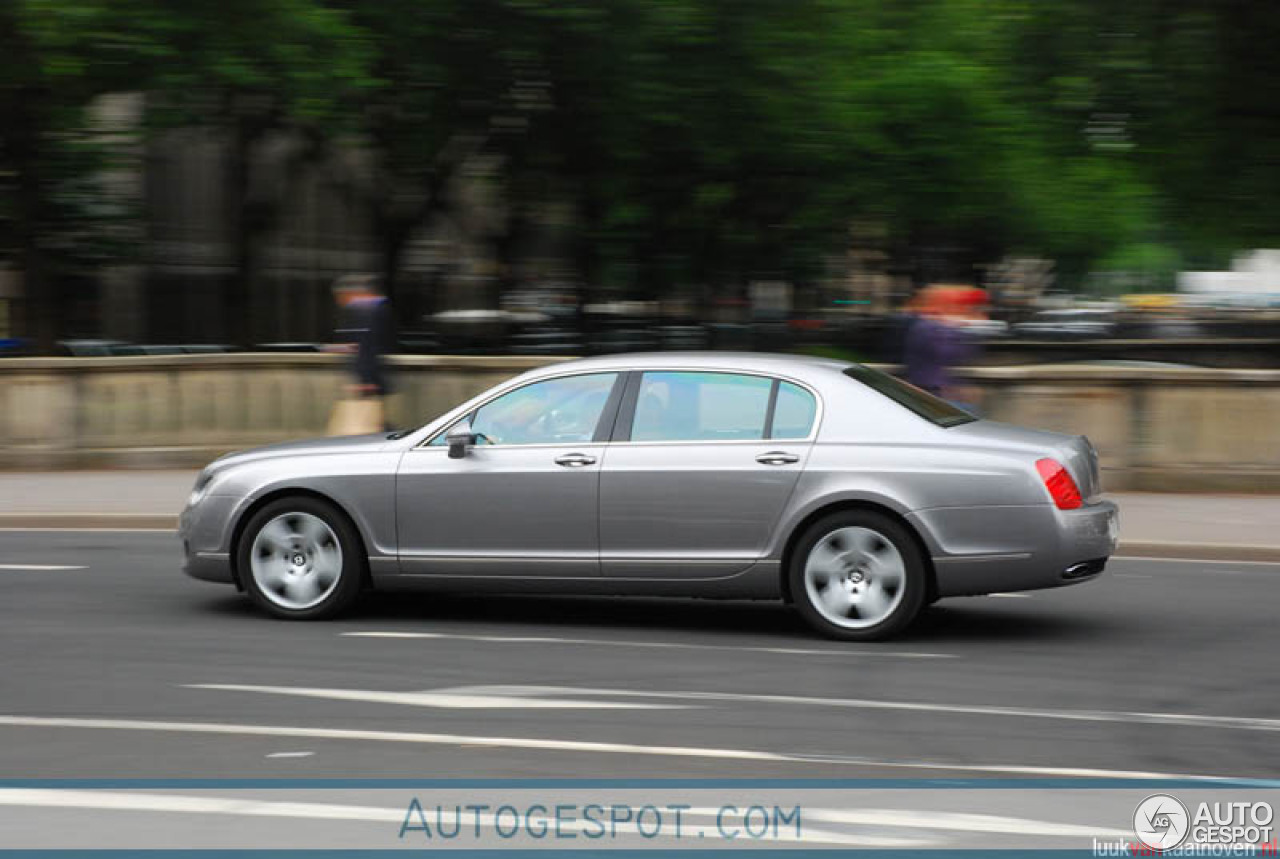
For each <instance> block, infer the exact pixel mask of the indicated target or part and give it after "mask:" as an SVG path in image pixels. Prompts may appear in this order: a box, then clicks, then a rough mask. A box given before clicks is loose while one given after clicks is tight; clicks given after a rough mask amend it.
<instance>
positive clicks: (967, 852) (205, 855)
mask: <svg viewBox="0 0 1280 859" xmlns="http://www.w3.org/2000/svg"><path fill="white" fill-rule="evenodd" d="M744 853H745V854H746V855H747V856H752V857H758V859H784V857H785V858H786V859H792V857H796V859H806V857H807V859H812V857H813V856H814V855H817V856H822V857H830V859H839V857H851V859H982V857H990V856H996V857H1000V859H1016V857H1022V856H1027V857H1053V859H1066V857H1078V856H1090V857H1091V856H1093V851H1092V850H1051V849H1045V850H1027V849H1017V850H1001V849H981V850H976V849H954V850H946V849H920V850H912V849H904V850H886V849H883V848H876V849H866V850H862V849H856V848H847V847H845V848H835V849H829V848H826V849H824V848H813V849H804V848H786V849H773V848H764V849H759V850H754V849H746V850H728V849H726V850H721V849H719V848H712V849H707V850H669V849H662V850H659V849H652V850H635V849H629V848H623V849H619V850H607V849H603V850H601V849H585V850H572V849H569V850H563V849H560V848H554V849H537V848H533V849H525V848H512V849H509V850H501V849H498V850H467V849H459V850H451V849H447V848H446V849H443V850H406V849H403V848H401V849H388V850H295V849H279V850H201V849H192V850H4V849H0V859H124V857H134V856H141V857H146V859H167V857H175V859H215V857H217V859H310V857H316V856H318V857H323V859H383V857H385V856H390V855H398V856H405V855H419V856H420V855H426V854H430V855H431V856H441V855H444V856H457V857H465V859H511V857H521V859H529V857H535V856H537V857H545V856H549V855H560V856H565V855H568V856H572V857H574V859H617V857H624V859H641V857H643V859H650V857H653V856H655V855H660V856H663V857H664V859H730V857H732V859H740V857H742V856H743V855H744Z"/></svg>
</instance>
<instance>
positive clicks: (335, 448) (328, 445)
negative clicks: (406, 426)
mask: <svg viewBox="0 0 1280 859" xmlns="http://www.w3.org/2000/svg"><path fill="white" fill-rule="evenodd" d="M388 442H389V439H388V438H387V433H385V432H377V433H371V434H369V435H348V436H336V437H333V438H312V439H302V440H299V441H285V442H279V443H278V444H268V445H264V446H263V447H255V448H250V449H249V450H240V451H236V452H235V453H229V454H227V455H226V456H223V457H219V458H218V459H215V460H214V461H213V462H212V463H210V464H209V469H210V470H221V469H223V468H229V467H231V466H235V465H244V464H245V463H248V462H257V461H259V460H263V459H273V458H275V457H279V456H310V455H322V454H326V453H360V452H362V451H370V452H372V451H376V450H381V449H382V448H383V447H385V446H386V445H387V444H388Z"/></svg>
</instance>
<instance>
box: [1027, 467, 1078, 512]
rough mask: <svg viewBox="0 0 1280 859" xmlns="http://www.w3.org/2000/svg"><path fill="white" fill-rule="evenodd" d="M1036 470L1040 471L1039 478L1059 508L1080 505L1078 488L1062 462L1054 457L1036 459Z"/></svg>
mask: <svg viewBox="0 0 1280 859" xmlns="http://www.w3.org/2000/svg"><path fill="white" fill-rule="evenodd" d="M1036 471H1038V472H1040V479H1041V480H1043V481H1044V487H1045V489H1048V490H1049V495H1050V496H1052V497H1053V503H1054V504H1057V505H1058V509H1059V510H1075V509H1076V508H1077V507H1079V506H1080V504H1081V503H1082V502H1081V501H1080V489H1079V487H1077V486H1076V482H1075V481H1074V480H1072V479H1071V474H1070V472H1068V471H1067V470H1066V469H1065V468H1063V467H1062V463H1060V462H1058V461H1057V460H1056V459H1037V460H1036Z"/></svg>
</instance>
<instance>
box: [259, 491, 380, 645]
mask: <svg viewBox="0 0 1280 859" xmlns="http://www.w3.org/2000/svg"><path fill="white" fill-rule="evenodd" d="M359 547H360V540H359V536H358V535H357V534H356V533H355V529H354V528H353V527H352V525H351V523H350V522H348V521H347V519H346V517H344V516H342V515H341V514H340V513H338V511H337V510H335V509H334V508H333V507H332V506H331V505H329V504H326V503H324V502H323V501H320V500H318V499H314V498H304V497H298V498H281V499H279V500H276V501H273V502H271V503H270V504H267V505H266V506H265V507H263V508H262V509H261V510H259V511H258V512H256V513H255V514H254V515H253V517H252V518H251V519H250V520H249V522H248V524H247V525H246V526H245V529H244V532H243V533H242V536H241V539H240V542H239V546H238V555H237V568H238V569H239V571H240V577H241V580H242V581H243V582H244V585H245V589H246V590H247V591H248V592H249V596H250V597H252V598H253V601H254V602H255V603H257V604H258V605H259V606H261V607H262V608H264V609H266V611H268V612H269V613H271V614H273V615H275V616H276V617H282V618H290V619H297V620H312V619H319V618H326V617H333V616H334V615H336V614H338V613H339V612H341V611H342V610H344V609H346V608H347V607H349V606H350V605H351V604H352V603H353V602H354V601H355V599H356V597H357V596H358V595H359V593H360V579H361V572H362V569H363V564H364V560H363V557H362V554H361V552H360V548H359Z"/></svg>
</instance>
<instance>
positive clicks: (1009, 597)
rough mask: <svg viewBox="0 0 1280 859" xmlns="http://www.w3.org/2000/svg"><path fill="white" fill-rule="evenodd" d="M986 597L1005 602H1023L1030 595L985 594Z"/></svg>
mask: <svg viewBox="0 0 1280 859" xmlns="http://www.w3.org/2000/svg"><path fill="white" fill-rule="evenodd" d="M987 596H989V597H999V598H1001V599H1007V600H1025V599H1030V598H1031V594H987Z"/></svg>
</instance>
